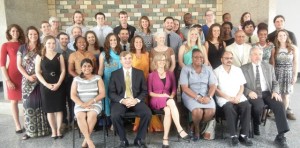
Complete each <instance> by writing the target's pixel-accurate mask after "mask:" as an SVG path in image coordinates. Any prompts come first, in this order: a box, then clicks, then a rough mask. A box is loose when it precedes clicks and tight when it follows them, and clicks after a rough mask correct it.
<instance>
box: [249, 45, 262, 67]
mask: <svg viewBox="0 0 300 148" xmlns="http://www.w3.org/2000/svg"><path fill="white" fill-rule="evenodd" d="M251 52H252V53H251V55H250V59H251V62H252V63H254V64H258V63H259V62H261V61H262V50H261V49H259V48H254V49H252V51H251Z"/></svg>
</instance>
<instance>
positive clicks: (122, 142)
mask: <svg viewBox="0 0 300 148" xmlns="http://www.w3.org/2000/svg"><path fill="white" fill-rule="evenodd" d="M128 146H129V143H128V141H121V142H120V145H119V148H126V147H128Z"/></svg>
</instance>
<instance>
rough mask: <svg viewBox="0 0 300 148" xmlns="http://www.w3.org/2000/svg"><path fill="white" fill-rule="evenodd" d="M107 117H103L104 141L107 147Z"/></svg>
mask: <svg viewBox="0 0 300 148" xmlns="http://www.w3.org/2000/svg"><path fill="white" fill-rule="evenodd" d="M106 129H107V128H106V117H105V115H104V117H103V143H104V147H105V148H106V135H105V132H106Z"/></svg>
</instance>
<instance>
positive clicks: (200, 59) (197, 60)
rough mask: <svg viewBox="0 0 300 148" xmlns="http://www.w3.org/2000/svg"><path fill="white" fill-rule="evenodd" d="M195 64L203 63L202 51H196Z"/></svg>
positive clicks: (194, 55)
mask: <svg viewBox="0 0 300 148" xmlns="http://www.w3.org/2000/svg"><path fill="white" fill-rule="evenodd" d="M192 58H193V65H195V66H200V65H202V63H203V58H204V57H203V55H202V53H201V52H194V54H193V56H192Z"/></svg>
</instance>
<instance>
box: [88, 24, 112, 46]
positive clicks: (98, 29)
mask: <svg viewBox="0 0 300 148" xmlns="http://www.w3.org/2000/svg"><path fill="white" fill-rule="evenodd" d="M101 29H102V33H103V38H104V40H102V41H101V40H100V32H101ZM91 30H92V31H94V32H95V34H96V35H97V38H98V43H99V46H100V47H104V42H105V38H106V36H107V35H108V34H109V33H112V32H113V29H112V28H111V27H110V26H107V25H104V26H96V27H94V28H92V29H91Z"/></svg>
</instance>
